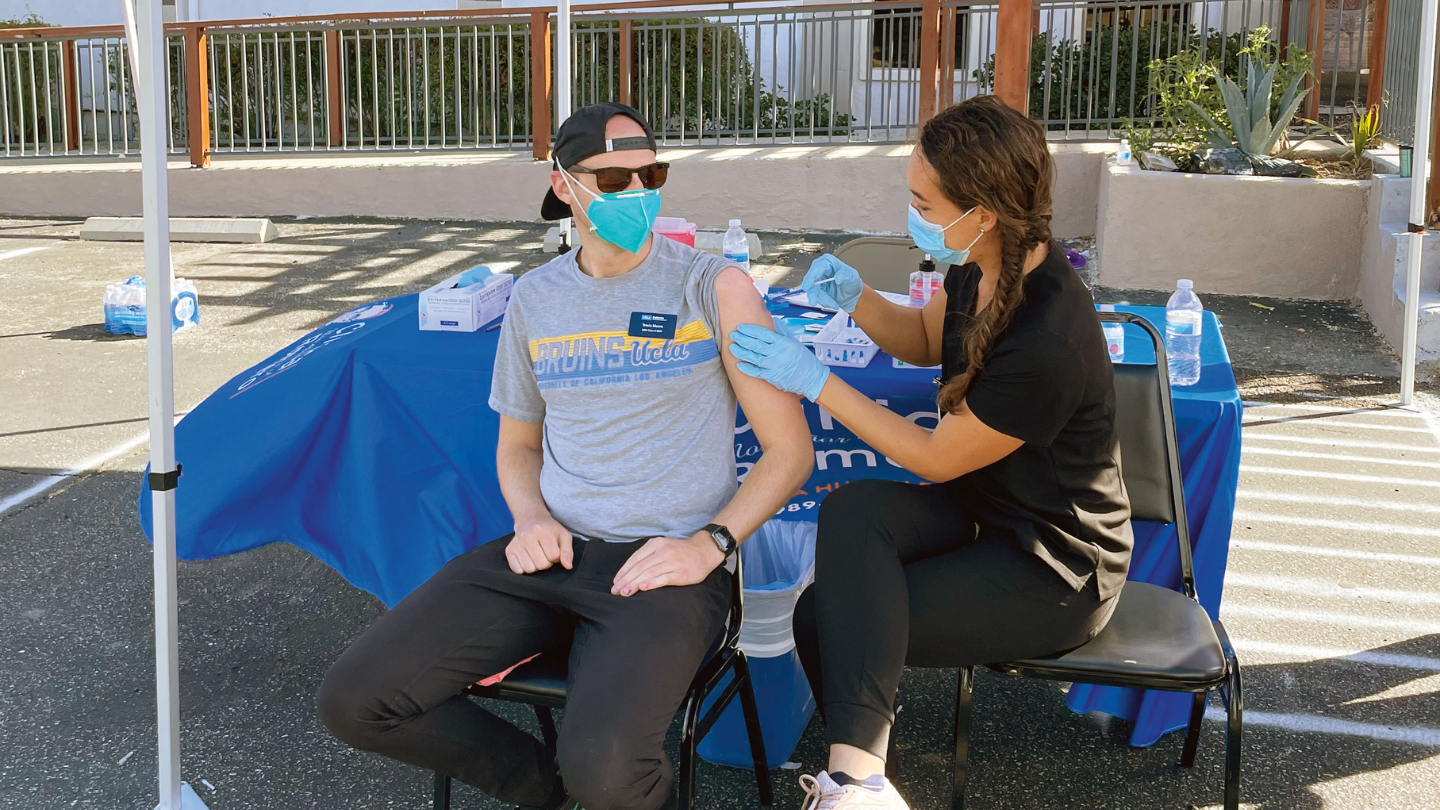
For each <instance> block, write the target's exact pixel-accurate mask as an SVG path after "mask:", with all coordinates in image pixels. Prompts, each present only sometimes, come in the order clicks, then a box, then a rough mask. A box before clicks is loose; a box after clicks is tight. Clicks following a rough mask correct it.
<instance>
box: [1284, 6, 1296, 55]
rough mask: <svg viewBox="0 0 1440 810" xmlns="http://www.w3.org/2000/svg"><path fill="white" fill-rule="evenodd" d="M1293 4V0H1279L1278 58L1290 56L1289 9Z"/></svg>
mask: <svg viewBox="0 0 1440 810" xmlns="http://www.w3.org/2000/svg"><path fill="white" fill-rule="evenodd" d="M1294 5H1295V0H1281V2H1280V58H1281V59H1289V58H1290V9H1291V7H1292V6H1294Z"/></svg>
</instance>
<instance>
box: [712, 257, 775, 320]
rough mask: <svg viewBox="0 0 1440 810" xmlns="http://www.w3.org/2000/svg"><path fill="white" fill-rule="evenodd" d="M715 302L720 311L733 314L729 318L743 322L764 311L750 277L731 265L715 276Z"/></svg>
mask: <svg viewBox="0 0 1440 810" xmlns="http://www.w3.org/2000/svg"><path fill="white" fill-rule="evenodd" d="M715 300H716V302H717V303H719V305H720V309H721V310H722V311H728V312H731V313H734V314H732V315H731V317H736V318H741V319H744V320H751V319H753V318H754V317H758V315H759V314H764V311H765V305H764V303H763V302H762V301H761V300H760V293H759V291H757V290H756V289H755V284H754V282H752V281H751V280H750V275H749V274H748V273H746V272H745V271H744V270H741V269H740V268H738V267H735V266H733V265H732V266H730V267H726V268H725V269H723V270H721V271H720V272H719V273H716V274H715Z"/></svg>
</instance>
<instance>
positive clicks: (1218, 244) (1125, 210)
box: [1095, 159, 1370, 300]
mask: <svg viewBox="0 0 1440 810" xmlns="http://www.w3.org/2000/svg"><path fill="white" fill-rule="evenodd" d="M1369 188H1370V181H1368V180H1315V179H1309V178H1293V179H1292V178H1279V177H1237V176H1224V175H1209V174H1185V173H1182V172H1152V171H1145V170H1142V169H1140V168H1139V167H1138V166H1137V167H1130V166H1118V165H1116V164H1115V162H1114V160H1113V159H1110V160H1107V161H1106V164H1105V166H1104V167H1103V168H1102V169H1101V172H1100V197H1099V206H1098V215H1097V220H1096V226H1095V230H1096V233H1095V241H1096V248H1097V251H1098V258H1099V283H1101V284H1103V285H1105V286H1107V287H1122V288H1137V289H1151V290H1164V289H1173V288H1174V287H1175V280H1176V279H1180V278H1189V279H1194V281H1195V290H1196V292H1198V293H1200V295H1202V296H1203V295H1205V293H1207V292H1210V293H1222V294H1226V295H1255V296H1270V297H1275V298H1310V299H1323V300H1348V299H1351V298H1353V297H1354V296H1355V294H1356V289H1357V286H1358V284H1359V279H1360V266H1361V255H1362V253H1361V251H1362V242H1363V226H1364V222H1365V217H1366V206H1367V198H1368V193H1369Z"/></svg>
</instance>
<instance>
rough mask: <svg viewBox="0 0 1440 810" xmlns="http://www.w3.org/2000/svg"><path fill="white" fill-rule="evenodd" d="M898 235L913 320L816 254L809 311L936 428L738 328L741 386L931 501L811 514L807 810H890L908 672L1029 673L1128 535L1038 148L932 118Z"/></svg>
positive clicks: (862, 498) (1089, 629) (1021, 120)
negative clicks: (919, 377)
mask: <svg viewBox="0 0 1440 810" xmlns="http://www.w3.org/2000/svg"><path fill="white" fill-rule="evenodd" d="M907 171H908V184H909V188H910V196H911V205H910V234H911V236H912V238H913V239H914V241H915V244H916V245H917V246H918V247H919V248H920V249H921V250H923V251H925V252H926V253H928V254H930V255H931V256H932V257H934V259H935V260H936V262H938V263H940V264H942V265H943V264H948V265H950V269H949V272H948V275H947V276H946V279H945V288H944V291H943V292H942V293H937V294H936V296H935V297H934V298H932V299H931V300H930V302H929V303H928V304H927V305H926V306H925V307H924V308H923V309H913V308H910V307H906V306H902V305H897V304H894V303H891V302H889V301H887V300H886V299H885V298H884V297H882V296H881V295H879V294H877V293H876V292H875V291H874V290H872V289H871V288H870V287H868V286H867V285H866V284H865V283H864V282H863V281H861V279H860V275H859V274H858V273H857V272H856V271H855V270H854V269H853V268H851V267H849V266H847V265H845V264H844V263H842V262H840V261H839V260H837V259H835V258H834V257H833V256H828V255H827V256H822V257H820V258H819V259H817V260H816V261H815V263H814V264H813V265H812V266H811V268H810V271H809V273H808V274H807V275H806V276H805V280H804V282H803V287H804V289H805V290H806V291H807V293H808V294H809V297H810V300H811V302H812V303H815V304H818V305H823V306H827V307H830V308H834V309H841V310H844V311H845V312H848V313H850V314H851V316H852V317H853V318H854V319H855V322H856V323H857V324H858V325H859V326H860V327H861V328H863V329H864V330H865V332H866V333H867V334H868V335H869V336H870V337H871V338H872V339H873V340H874V341H875V342H876V343H878V344H879V345H880V347H881V348H883V349H884V350H885V351H887V352H889V353H890V354H891V355H893V356H895V357H897V358H899V359H901V360H903V361H905V362H907V363H911V364H914V365H917V366H931V365H935V364H937V363H939V364H941V365H942V374H941V380H942V385H941V388H940V391H939V396H938V405H939V413H940V420H939V425H938V426H937V427H936V428H935V430H933V431H929V430H926V429H924V428H922V427H919V426H917V425H915V424H914V423H912V422H911V421H909V420H908V419H906V418H905V417H903V416H901V415H899V414H896V413H894V412H892V411H890V410H888V409H887V408H884V407H882V406H880V405H878V404H876V403H875V402H874V401H873V400H871V399H870V398H869V397H867V396H865V395H864V394H862V393H860V392H859V391H856V390H855V389H854V388H852V387H850V386H849V385H847V384H846V383H845V382H844V381H843V380H841V379H840V378H839V377H837V376H835V375H833V374H831V373H830V369H829V368H827V367H826V366H824V365H823V364H821V363H820V361H819V360H817V359H816V358H815V356H814V355H813V354H811V353H810V351H809V350H807V349H806V348H804V347H803V346H801V345H800V344H799V343H797V342H795V341H794V340H792V339H790V338H788V337H782V336H780V335H778V334H776V333H775V332H771V331H769V330H766V329H762V328H759V327H752V326H742V327H740V329H739V331H737V332H735V333H733V334H732V337H733V338H734V344H733V345H732V347H731V351H733V352H734V353H735V355H736V356H737V357H738V358H739V359H740V360H741V361H742V362H741V363H740V369H741V370H742V371H744V372H746V373H748V374H751V375H753V376H756V377H761V378H763V379H765V380H768V381H770V382H771V383H772V384H774V385H775V386H776V387H778V388H781V389H783V390H786V391H790V392H792V393H796V394H801V395H803V396H805V397H807V398H809V399H811V400H813V401H815V402H817V403H819V405H820V406H821V407H823V408H824V409H825V410H826V411H828V412H829V413H830V415H831V416H833V417H834V418H835V419H836V420H838V421H840V422H841V423H842V424H844V425H845V427H847V428H849V429H850V430H851V431H852V432H853V433H855V435H856V436H858V437H859V438H860V439H861V440H863V441H864V442H866V443H868V444H869V445H870V446H871V447H872V448H874V449H875V450H876V451H878V452H881V453H884V454H885V455H886V456H888V457H889V458H890V459H891V460H893V461H894V462H895V463H896V464H899V465H901V466H902V467H904V468H905V469H907V470H909V471H911V472H913V473H915V474H916V475H918V476H921V477H923V478H926V479H929V480H930V481H934V482H937V483H935V484H934V485H918V484H907V483H901V482H895V481H876V480H867V481H857V482H854V483H851V484H848V485H846V486H844V487H841V488H840V489H839V490H837V491H835V492H834V493H832V494H831V495H830V496H829V497H828V498H826V500H825V501H824V503H823V505H822V506H821V508H820V518H819V521H820V527H819V538H818V541H817V549H816V566H815V584H814V585H813V586H812V587H811V588H809V589H808V590H807V591H806V592H805V594H804V595H803V596H802V597H801V600H800V604H799V606H798V608H797V611H796V616H795V637H796V641H797V644H798V645H799V647H800V654H801V659H802V661H803V662H804V664H805V670H806V674H807V675H808V677H809V679H810V682H811V685H812V687H813V689H814V691H815V695H816V699H817V701H818V702H819V703H820V705H821V707H822V709H823V711H824V715H825V725H826V733H827V735H828V737H829V742H830V762H829V768H828V771H827V772H822V773H821V774H819V776H818V777H809V776H807V777H802V782H803V783H804V784H805V785H806V789H807V791H808V792H809V793H810V794H811V795H812V796H814V797H816V799H818V806H819V808H820V809H821V810H841V808H846V809H847V810H850V809H853V808H861V807H863V808H868V809H870V810H873V809H874V808H903V807H906V805H905V801H904V800H903V799H902V798H901V797H900V795H899V794H898V793H897V792H896V791H895V789H894V787H893V786H891V785H890V784H889V782H888V781H887V780H886V779H885V777H884V770H885V762H884V759H885V755H886V747H887V742H888V740H889V735H890V727H891V724H892V723H893V722H894V719H895V693H896V689H897V688H898V686H899V683H900V675H901V671H902V670H903V669H904V667H905V665H907V664H910V665H915V666H925V667H959V666H968V665H979V664H986V663H993V662H1001V661H1009V660H1015V659H1021V658H1030V657H1035V656H1041V655H1048V654H1052V653H1057V652H1061V651H1065V650H1069V649H1072V648H1075V647H1078V646H1080V645H1082V644H1084V643H1085V642H1087V641H1089V640H1090V639H1091V638H1093V637H1094V636H1095V634H1096V633H1098V632H1099V631H1100V629H1101V628H1102V627H1103V626H1104V625H1105V623H1106V621H1108V620H1109V618H1110V614H1111V613H1112V611H1113V610H1114V606H1115V603H1116V597H1117V596H1118V595H1119V593H1120V589H1121V586H1122V585H1123V584H1124V582H1125V575H1126V571H1127V569H1128V566H1129V560H1130V549H1131V546H1132V544H1133V538H1132V535H1131V530H1130V507H1129V502H1128V500H1127V498H1126V494H1125V489H1124V485H1123V484H1122V483H1121V480H1120V451H1119V446H1118V443H1117V440H1116V436H1115V430H1114V414H1115V409H1114V381H1113V370H1112V368H1111V365H1110V359H1109V356H1108V354H1107V352H1106V348H1105V340H1104V337H1103V335H1102V332H1101V329H1100V321H1099V318H1098V317H1097V315H1096V313H1095V308H1094V303H1093V300H1092V298H1091V296H1090V293H1089V291H1088V290H1087V289H1086V288H1085V285H1084V284H1083V282H1082V281H1081V280H1080V278H1079V277H1078V276H1077V275H1076V274H1075V272H1074V270H1073V269H1072V268H1071V267H1070V264H1069V261H1068V260H1067V259H1066V257H1065V254H1064V252H1063V250H1061V248H1060V247H1059V246H1058V245H1056V244H1055V242H1054V241H1053V240H1052V239H1051V237H1050V217H1051V184H1052V178H1053V176H1054V167H1053V164H1052V162H1051V157H1050V153H1049V150H1048V149H1047V148H1046V143H1045V134H1044V132H1043V131H1042V130H1041V128H1040V127H1039V126H1038V125H1037V124H1035V123H1034V122H1032V121H1029V120H1028V119H1026V118H1025V117H1024V116H1023V115H1021V114H1020V113H1017V112H1015V111H1014V110H1011V109H1010V108H1008V107H1006V106H1004V105H1003V104H1002V103H1000V102H999V101H998V100H996V99H994V98H993V97H981V98H975V99H972V100H969V101H966V102H964V103H961V104H958V105H956V106H953V107H951V108H949V109H948V110H945V111H944V112H942V113H940V114H939V115H937V116H936V117H935V118H933V119H931V120H930V121H929V122H928V123H927V124H926V125H925V126H924V128H923V130H922V131H921V133H920V139H919V143H918V144H917V148H916V149H915V151H914V153H913V154H912V155H911V158H910V162H909V166H908V170H907Z"/></svg>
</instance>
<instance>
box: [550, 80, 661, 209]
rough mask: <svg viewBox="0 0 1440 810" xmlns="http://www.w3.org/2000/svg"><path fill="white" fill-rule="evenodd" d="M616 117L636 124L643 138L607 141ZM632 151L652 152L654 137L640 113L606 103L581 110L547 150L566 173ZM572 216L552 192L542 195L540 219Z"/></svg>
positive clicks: (562, 127) (630, 108) (564, 124)
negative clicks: (588, 161)
mask: <svg viewBox="0 0 1440 810" xmlns="http://www.w3.org/2000/svg"><path fill="white" fill-rule="evenodd" d="M617 115H623V116H625V117H626V118H629V119H631V120H633V121H634V122H635V123H637V124H639V125H640V128H641V129H643V130H645V137H643V138H642V137H639V136H636V137H633V138H616V139H614V140H607V139H606V138H605V125H606V124H607V123H609V122H610V119H611V118H614V117H615V116H617ZM632 149H648V150H650V151H652V152H653V151H655V133H654V132H652V131H651V130H650V124H649V123H648V122H647V121H646V120H645V119H644V118H643V117H641V115H640V111H639V110H636V109H635V108H633V107H627V106H625V105H624V104H617V103H615V102H613V101H605V102H601V103H599V104H591V105H590V106H588V107H581V108H580V109H578V110H576V111H575V112H574V113H572V114H571V115H570V117H569V118H567V119H565V123H563V124H561V125H560V132H559V133H557V134H556V136H555V146H554V147H553V148H552V149H551V150H550V156H551V158H552V159H553V160H554V161H555V165H556V166H558V167H560V168H562V169H569V168H570V167H571V166H574V165H575V164H576V163H579V162H580V161H582V160H584V159H586V158H590V157H594V156H596V155H603V154H605V153H606V152H624V151H627V150H632ZM571 215H572V214H571V212H570V206H569V205H567V204H565V203H564V202H561V200H560V198H559V197H556V196H555V190H554V189H551V190H549V191H546V192H545V201H544V202H542V203H540V216H541V217H542V218H544V219H546V220H549V221H554V220H557V219H564V218H566V217H568V216H571Z"/></svg>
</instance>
